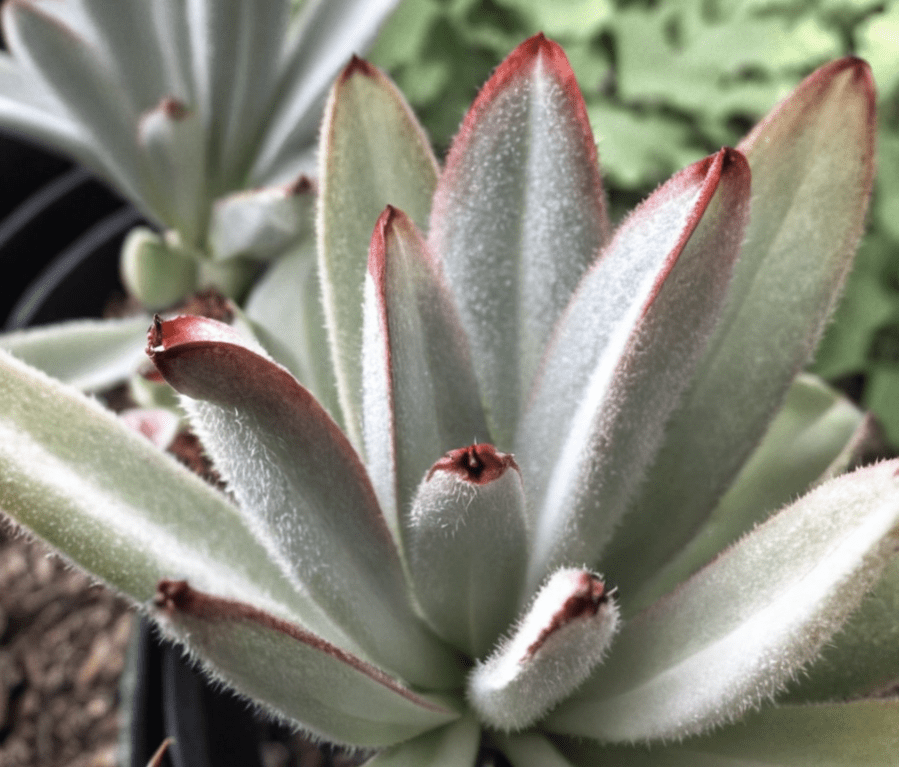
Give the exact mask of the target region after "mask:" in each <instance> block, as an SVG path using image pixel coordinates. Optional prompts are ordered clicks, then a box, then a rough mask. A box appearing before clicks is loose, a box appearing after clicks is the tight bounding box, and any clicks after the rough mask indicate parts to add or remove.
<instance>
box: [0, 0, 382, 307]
mask: <svg viewBox="0 0 899 767" xmlns="http://www.w3.org/2000/svg"><path fill="white" fill-rule="evenodd" d="M396 2H397V0H361V1H360V0H306V2H303V3H301V4H299V5H300V8H299V9H298V10H296V11H294V12H292V9H291V5H292V3H291V2H290V1H289V0H256V2H253V3H245V2H237V1H235V0H224V1H223V0H154V1H153V2H146V1H145V0H117V2H114V3H109V2H105V0H84V1H83V2H76V1H74V0H52V1H51V2H46V0H10V1H9V2H7V3H5V4H4V7H3V28H4V34H5V38H6V40H7V41H8V43H9V48H10V53H9V54H7V53H2V54H0V125H2V126H4V127H7V128H12V129H14V130H17V131H22V132H23V133H24V134H25V135H27V136H30V137H32V138H34V139H36V140H38V141H41V142H45V143H47V144H49V145H50V146H52V147H54V148H56V149H58V150H60V151H61V152H63V153H64V154H66V155H68V156H70V157H72V158H73V159H76V160H77V161H79V162H80V163H82V164H83V165H85V166H86V167H88V168H90V169H92V170H94V171H95V172H97V173H99V174H100V175H101V176H102V177H103V178H105V179H107V180H108V181H110V182H111V183H112V185H113V186H114V187H115V188H116V189H118V190H119V191H120V192H121V193H122V194H123V195H124V196H125V197H127V198H128V199H129V200H130V201H131V202H133V203H134V205H136V206H137V208H138V209H139V210H140V211H141V213H143V215H144V216H146V217H147V218H148V219H149V220H150V221H151V222H153V223H154V224H156V225H158V226H160V227H162V228H163V229H164V230H165V234H164V237H162V238H161V237H159V236H157V235H156V234H155V233H153V232H150V231H149V230H147V229H138V230H135V231H134V232H133V233H132V234H131V236H130V238H129V240H128V241H127V242H126V245H125V248H124V252H123V265H122V266H123V268H122V272H123V276H124V278H125V280H126V283H128V286H129V287H130V288H131V289H132V290H133V291H134V292H135V293H136V295H137V296H138V297H139V298H141V300H143V301H144V303H146V304H147V305H149V306H151V307H159V306H166V305H168V304H170V303H172V302H174V301H175V300H177V299H179V298H181V297H183V296H184V295H186V294H188V293H190V292H191V291H193V290H195V289H196V286H197V284H198V282H201V283H208V282H211V283H212V284H215V285H216V286H217V287H219V289H221V290H225V291H227V292H234V293H240V292H241V291H243V290H245V289H246V287H247V282H248V280H249V278H250V276H251V275H252V274H254V271H255V270H254V267H258V264H259V263H260V262H262V261H265V260H266V259H269V258H272V257H274V256H277V255H280V254H281V253H282V252H283V251H284V249H285V248H288V247H290V246H291V245H293V244H294V243H295V242H296V241H297V240H298V238H300V237H301V236H302V235H303V233H304V231H305V230H306V229H307V228H308V224H307V212H308V211H307V209H308V207H309V202H308V195H302V194H297V191H298V190H302V189H304V188H305V186H306V185H307V184H308V180H306V179H305V177H304V176H303V175H302V174H304V173H309V172H310V171H311V169H312V168H313V167H314V163H315V160H314V148H315V142H316V136H317V131H318V124H319V122H320V119H321V110H322V106H323V104H324V99H325V96H326V94H327V89H328V88H329V87H330V84H331V82H332V80H333V79H334V77H335V75H336V74H337V73H338V71H339V70H340V68H341V67H342V66H343V64H344V62H345V61H346V58H347V57H348V56H349V55H350V54H351V53H353V52H358V51H359V50H360V49H364V48H366V47H367V46H368V45H369V44H370V43H371V41H372V39H373V37H374V35H375V32H376V31H377V29H378V26H379V25H380V23H381V22H382V21H383V20H384V18H385V17H386V15H387V14H388V13H389V12H390V11H391V10H393V8H394V7H395V5H396Z"/></svg>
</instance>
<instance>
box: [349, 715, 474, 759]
mask: <svg viewBox="0 0 899 767" xmlns="http://www.w3.org/2000/svg"><path fill="white" fill-rule="evenodd" d="M480 740H481V727H480V725H479V724H478V722H477V720H475V718H474V717H473V716H471V715H470V714H468V715H466V716H462V717H460V718H459V719H458V720H457V721H455V722H453V723H452V724H449V725H447V726H446V727H442V728H440V729H438V730H433V731H431V732H428V733H426V734H424V735H420V736H419V737H417V738H413V739H412V740H410V741H408V742H406V743H401V744H400V745H398V746H393V747H392V748H388V749H387V750H385V751H382V752H381V753H380V754H378V755H377V756H375V757H374V758H373V759H371V760H369V761H367V762H366V763H365V767H472V765H473V764H474V763H475V756H476V755H477V752H478V746H479V745H480Z"/></svg>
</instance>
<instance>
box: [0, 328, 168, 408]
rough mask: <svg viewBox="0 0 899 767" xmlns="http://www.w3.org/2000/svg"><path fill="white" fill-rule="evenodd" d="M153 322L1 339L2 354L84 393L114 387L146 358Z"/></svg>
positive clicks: (11, 335)
mask: <svg viewBox="0 0 899 767" xmlns="http://www.w3.org/2000/svg"><path fill="white" fill-rule="evenodd" d="M149 325H150V318H149V317H148V316H146V315H141V316H139V317H128V318H127V319H121V320H102V321H100V320H74V321H72V322H66V323H61V324H59V325H44V326H42V327H37V328H29V329H28V330H17V331H14V332H12V333H3V334H0V349H6V351H8V352H11V353H12V354H14V355H15V356H16V357H18V358H19V359H20V360H22V361H23V362H25V363H27V364H29V365H31V366H32V367H36V368H38V369H39V370H42V371H43V372H45V373H47V374H48V375H51V376H53V378H56V379H58V380H60V381H64V382H65V383H68V384H71V385H72V386H74V387H76V388H78V389H81V390H82V391H99V390H101V389H106V388H109V387H111V386H115V385H117V384H119V383H121V382H122V381H124V380H126V379H127V378H128V376H130V375H132V374H133V373H134V371H135V370H137V368H138V366H139V365H140V364H141V363H142V362H143V361H144V360H145V359H146V357H145V355H144V346H145V345H146V339H147V327H148V326H149Z"/></svg>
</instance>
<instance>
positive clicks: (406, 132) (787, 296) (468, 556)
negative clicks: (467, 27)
mask: <svg viewBox="0 0 899 767" xmlns="http://www.w3.org/2000/svg"><path fill="white" fill-rule="evenodd" d="M873 103H874V96H873V84H872V82H871V78H870V72H869V70H868V68H867V66H866V65H865V64H864V63H863V62H861V61H859V60H857V59H843V60H840V61H836V62H834V63H832V64H830V65H828V66H825V67H823V68H822V69H820V70H819V71H818V72H816V73H814V74H813V75H812V76H811V77H810V78H808V79H807V80H806V81H805V82H804V83H802V84H801V85H800V86H799V88H798V89H797V90H796V91H795V92H794V93H793V94H792V95H791V96H790V97H788V99H787V100H786V101H785V102H784V103H783V104H781V105H780V106H779V107H778V108H776V109H775V110H774V111H773V112H772V113H771V114H770V115H769V116H768V117H767V118H766V119H765V120H764V121H763V122H762V123H761V124H760V125H759V126H758V127H757V128H756V129H755V130H754V131H753V132H752V133H750V135H749V136H748V137H747V138H746V139H745V140H744V141H743V142H741V143H740V145H739V146H738V147H737V148H736V149H727V148H725V149H722V150H721V151H720V152H717V153H716V154H714V155H712V156H711V157H709V158H706V159H705V160H702V161H701V162H698V163H696V164H695V165H692V166H690V167H688V168H687V169H685V170H683V171H681V172H680V173H678V174H677V175H675V176H674V177H673V178H672V179H671V180H670V181H668V182H667V183H665V184H664V185H662V186H661V187H660V188H659V189H657V190H656V191H655V192H654V193H653V195H652V196H651V197H650V198H649V199H648V200H646V201H645V202H644V203H643V204H642V205H641V206H640V207H638V208H637V210H635V211H634V213H633V214H631V216H629V217H628V218H627V219H626V220H625V221H623V222H622V223H621V224H620V226H619V227H618V229H617V230H616V231H615V232H614V234H612V233H610V226H609V224H608V222H607V220H606V210H605V202H604V198H603V193H602V185H601V181H600V176H599V168H598V162H597V155H596V147H595V144H594V141H593V137H592V134H591V132H590V129H589V124H588V122H587V119H586V111H585V108H584V105H583V101H582V99H581V96H580V92H579V90H578V88H577V85H576V83H575V81H574V77H573V75H572V72H571V69H570V67H569V65H568V62H567V60H566V58H565V55H564V53H563V52H562V51H561V49H560V48H559V47H558V46H557V45H555V44H554V43H552V42H550V41H548V40H546V39H545V38H544V37H543V36H542V35H538V36H536V37H534V38H532V39H530V40H527V41H526V42H525V43H523V44H522V45H521V46H520V47H519V48H518V49H516V50H515V51H514V52H513V53H512V54H511V55H510V56H509V58H508V59H507V60H506V61H505V62H504V63H503V64H502V65H501V66H500V67H499V68H498V69H497V71H496V72H495V74H494V75H493V77H492V78H491V79H490V81H489V82H488V83H487V85H486V86H485V88H484V90H483V91H482V92H481V93H480V95H479V96H478V98H477V100H476V101H475V103H474V105H473V106H472V108H471V110H470V112H469V113H468V115H467V117H466V118H465V121H464V123H463V126H462V129H461V132H460V133H459V135H458V137H457V139H456V140H455V143H454V144H453V147H452V149H451V151H450V154H449V157H448V159H447V162H446V166H445V168H444V169H443V170H442V171H440V170H439V168H438V165H437V162H436V160H435V159H434V157H433V155H432V154H431V151H430V149H429V147H428V145H427V142H426V140H425V139H424V137H423V135H422V133H421V130H420V128H419V127H418V125H417V123H416V122H415V120H414V118H413V117H412V115H411V113H410V111H409V109H408V107H407V106H406V104H405V103H404V102H403V100H402V98H401V96H400V95H399V93H398V92H397V91H396V90H395V89H394V88H393V86H392V85H391V84H390V83H389V81H388V80H387V79H386V78H385V77H384V76H383V75H382V74H381V73H379V72H378V71H377V70H375V69H374V68H373V67H371V66H370V65H368V64H366V63H365V62H363V61H361V60H358V59H354V60H353V61H352V62H351V63H350V65H349V66H348V67H347V68H346V69H345V70H344V71H343V73H342V74H341V75H340V77H339V78H338V81H337V83H336V84H335V86H334V89H333V91H332V95H331V99H330V102H329V106H328V109H327V112H326V120H325V124H324V128H323V131H322V151H321V154H320V162H321V174H320V181H321V194H320V200H319V218H318V236H319V241H318V259H319V262H318V265H319V274H320V275H321V279H322V294H321V304H322V307H323V312H324V315H325V317H326V318H327V323H328V325H327V328H328V337H329V340H330V347H329V350H322V351H321V352H320V359H319V360H318V366H317V367H316V366H315V365H313V366H311V367H310V369H313V368H315V369H320V368H321V367H323V366H324V364H325V362H329V363H330V362H333V379H334V380H335V381H336V386H337V390H338V396H337V397H336V398H334V397H333V396H332V395H331V394H330V393H329V388H328V386H329V384H328V383H327V377H316V376H314V375H313V376H310V377H309V379H308V380H306V381H305V384H306V385H303V383H301V382H300V381H298V380H297V379H296V378H295V377H294V376H293V375H292V374H291V373H290V372H288V371H287V370H286V369H285V368H284V367H282V366H281V365H279V364H277V363H276V362H274V361H273V360H272V359H271V358H269V357H268V355H267V354H266V353H265V352H264V350H263V349H262V348H261V347H260V346H259V344H258V343H257V342H256V341H255V340H254V339H252V338H251V337H249V336H248V335H246V334H245V333H242V332H240V331H239V330H237V329H235V328H233V327H230V326H228V325H225V324H222V323H219V322H216V321H214V320H210V319H205V318H200V317H194V316H182V317H177V318H174V319H169V320H163V319H161V318H157V319H156V320H155V321H154V323H153V325H152V327H151V328H150V331H149V346H148V354H149V355H150V357H151V359H152V360H153V362H154V364H155V365H156V366H157V368H158V369H159V371H160V372H161V374H162V375H163V376H164V377H165V379H166V380H167V381H168V382H169V383H170V384H171V385H172V386H173V387H174V388H175V389H176V390H178V391H179V392H180V393H181V394H182V396H183V400H182V402H183V405H184V407H185V409H186V411H187V413H188V415H189V419H190V421H191V424H192V426H193V428H194V429H195V431H196V433H197V434H198V436H199V437H200V439H201V441H202V443H203V445H204V447H205V449H206V451H207V453H208V455H209V457H210V458H211V459H212V461H213V464H214V466H215V467H216V469H217V470H218V472H219V473H220V475H221V477H222V478H223V480H224V481H225V483H226V485H227V488H228V490H229V492H230V494H231V496H232V497H231V498H226V497H225V496H224V495H223V494H222V493H220V492H219V491H217V490H215V489H214V488H212V487H210V486H209V485H206V484H204V483H203V482H201V481H200V480H199V479H198V478H197V477H195V476H194V475H192V474H190V473H189V472H187V471H186V470H181V469H180V468H179V467H177V466H176V465H175V464H174V462H172V461H171V460H169V459H168V458H167V457H166V456H164V455H163V454H161V453H160V452H159V451H157V450H155V449H154V448H153V447H152V445H150V444H149V443H148V442H147V441H146V440H142V439H141V438H139V437H137V436H136V435H134V434H133V433H132V432H130V431H129V430H128V429H127V428H125V427H124V426H122V424H121V423H119V421H118V420H117V419H116V418H115V417H114V416H112V415H111V414H109V413H107V412H105V411H103V410H102V409H101V408H99V406H97V405H96V404H95V403H93V402H91V401H89V400H86V399H85V398H83V397H82V396H81V395H79V394H78V393H77V392H75V391H73V390H71V389H70V388H66V387H65V386H63V385H61V384H59V383H57V382H54V381H52V380H50V379H49V378H47V377H46V376H44V375H43V374H41V373H38V372H37V371H34V370H32V369H30V368H28V367H27V366H26V365H24V364H22V363H21V362H19V361H16V360H14V359H13V358H11V357H9V356H2V357H0V381H2V385H3V387H4V393H5V395H4V398H3V400H2V402H0V470H2V482H0V508H2V509H3V510H4V511H5V512H6V513H7V514H9V515H10V516H11V517H12V518H13V519H14V520H15V521H17V522H18V523H19V524H21V525H23V526H25V527H26V528H28V529H30V530H32V531H33V532H35V533H36V534H38V535H40V536H42V537H43V538H45V539H47V540H48V541H50V542H51V543H52V544H53V545H55V546H57V547H59V548H60V550H62V551H63V552H64V553H65V555H66V556H68V557H69V558H71V559H72V560H73V561H74V562H76V563H77V564H79V565H80V566H82V567H84V568H86V569H88V570H90V571H92V572H94V573H96V574H97V575H98V576H99V577H100V578H102V579H103V580H105V581H106V582H108V583H110V584H111V585H113V586H114V587H116V588H118V589H120V590H121V591H123V592H124V593H125V594H128V595H130V597H131V598H132V599H133V600H134V601H135V603H136V604H138V605H139V606H140V607H141V608H142V609H145V610H146V611H148V612H149V613H150V615H152V616H153V617H154V618H155V619H156V620H158V621H159V623H160V624H161V625H162V626H163V627H164V628H165V630H166V631H168V632H169V633H171V634H172V635H173V636H175V637H177V638H178V639H180V640H181V641H183V642H184V643H185V645H186V646H187V647H188V648H189V649H190V650H191V652H193V653H195V654H196V656H197V657H198V658H200V659H201V660H202V661H203V662H204V664H206V667H207V668H208V669H209V671H210V673H211V674H213V675H214V676H215V677H216V678H218V679H220V680H222V681H224V682H225V683H227V684H230V685H232V686H233V687H235V688H236V689H238V690H239V691H241V692H242V693H243V694H245V695H247V696H249V697H250V698H252V699H254V700H256V701H258V702H259V703H260V704H261V705H263V706H265V707H266V708H267V709H268V710H270V711H272V712H274V713H276V714H277V715H280V716H282V717H285V718H288V719H290V720H291V721H294V722H296V723H298V724H299V726H301V727H303V728H304V729H306V730H307V731H309V732H311V733H313V734H314V735H316V736H318V737H320V738H323V739H327V740H330V741H334V742H337V743H342V744H347V745H351V746H356V747H360V748H372V749H382V750H381V751H379V753H377V754H376V755H374V756H373V757H372V762H371V764H373V765H378V766H379V767H385V766H388V765H403V766H404V767H416V765H422V767H424V765H434V764H441V765H448V766H449V767H455V766H456V765H458V767H470V765H473V764H475V763H476V762H477V761H478V759H479V757H478V754H479V753H484V752H485V751H490V750H493V751H501V752H502V753H504V754H505V757H506V759H507V760H508V761H509V762H510V763H511V764H513V765H514V766H515V767H547V766H550V767H582V766H583V767H588V766H593V765H604V764H614V765H624V766H625V767H627V766H628V765H666V766H668V767H679V766H680V765H683V766H684V767H686V766H687V765H690V766H691V767H692V766H693V765H697V764H708V765H711V764H722V763H737V762H750V761H751V762H753V763H765V764H774V765H777V764H782V765H787V764H791V765H796V764H809V765H812V764H819V763H823V762H826V763H828V764H832V765H850V764H859V763H865V764H882V765H887V764H891V763H893V762H894V760H895V754H896V753H897V748H899V702H897V701H896V699H895V698H890V699H887V700H876V701H874V700H863V699H859V700H853V701H852V702H842V701H844V700H845V699H846V698H852V697H857V696H860V695H863V694H866V693H869V692H872V691H876V690H878V689H880V688H883V686H884V685H887V684H889V683H891V682H893V681H894V680H895V679H896V678H897V677H899V653H897V650H896V648H897V646H899V642H897V640H899V621H897V619H896V615H895V610H890V609H887V608H885V604H889V603H890V602H891V601H892V603H893V604H895V601H896V599H897V596H899V558H897V556H896V554H897V548H899V547H897V541H899V478H897V476H896V475H897V471H899V462H897V461H892V462H883V463H879V464H876V465H874V466H871V467H868V468H862V469H858V470H856V471H853V472H851V473H849V474H843V475H842V476H836V475H839V474H842V472H843V471H844V470H845V469H846V468H847V467H848V466H849V465H850V464H851V463H852V462H853V461H854V460H855V458H856V456H857V453H858V450H859V444H860V442H861V441H862V440H863V439H864V437H865V434H866V430H867V429H868V428H869V423H868V421H867V419H865V418H864V417H863V416H862V414H861V413H859V412H858V410H856V409H855V408H854V407H853V406H852V405H851V404H849V403H848V402H847V401H845V400H843V399H842V398H840V397H839V396H838V395H836V394H835V393H834V392H832V391H831V390H830V389H828V388H827V387H826V386H824V385H823V384H821V383H820V382H819V381H817V380H816V379H813V378H810V377H807V376H804V375H801V374H800V372H799V371H800V370H801V368H802V365H803V364H804V363H805V362H806V360H807V359H808V357H809V355H810V354H811V352H812V350H813V348H814V345H815V343H816V341H817V339H818V337H819V336H820V333H821V328H822V326H823V324H824V323H825V321H826V319H827V317H828V315H829V313H830V311H831V309H832V306H833V303H834V301H835V296H836V294H837V293H838V292H839V289H840V286H841V284H842V282H843V279H844V277H845V274H846V271H847V269H848V266H849V263H850V261H851V258H852V254H853V252H854V248H855V245H856V243H857V240H858V238H859V236H860V233H861V230H862V224H863V220H864V215H865V210H866V206H867V201H868V196H869V194H870V188H871V183H872V177H873V137H874V127H873V126H874V114H873ZM432 200H433V202H432ZM385 204H386V206H385ZM404 211H405V212H404ZM416 221H417V222H418V225H417V224H416ZM372 224H373V225H374V232H373V233H372V231H371V228H372ZM423 229H426V230H427V233H426V234H425V233H424V232H423V231H422V230H423ZM320 331H321V328H320V327H314V326H310V327H309V332H310V333H312V334H314V333H318V332H320ZM310 348H312V347H310ZM328 353H329V354H330V356H329V357H327V356H325V355H327V354H328ZM322 403H326V404H322ZM806 491H808V492H806ZM803 493H806V494H805V495H803V496H802V497H801V498H799V500H796V498H797V497H799V496H800V495H802V494H803ZM773 512H776V513H773ZM600 572H601V573H602V574H600ZM607 579H611V580H613V581H614V582H615V583H616V584H617V587H613V586H612V585H611V583H610V581H609V580H607ZM869 592H873V598H867V599H866V598H865V595H866V594H867V593H869Z"/></svg>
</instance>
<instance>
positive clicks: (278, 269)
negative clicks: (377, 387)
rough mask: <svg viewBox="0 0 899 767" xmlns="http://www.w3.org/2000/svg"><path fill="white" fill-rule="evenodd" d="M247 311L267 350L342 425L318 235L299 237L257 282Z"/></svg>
mask: <svg viewBox="0 0 899 767" xmlns="http://www.w3.org/2000/svg"><path fill="white" fill-rule="evenodd" d="M244 312H245V313H246V317H247V319H248V320H249V321H250V324H251V325H252V328H253V333H254V335H255V336H256V337H257V338H258V339H259V342H260V343H261V344H262V345H263V346H264V347H265V349H266V350H267V351H268V352H269V354H271V355H272V357H274V358H275V359H277V360H279V361H280V362H281V364H282V365H284V366H285V367H286V368H287V369H288V370H290V372H291V373H293V374H294V376H296V378H297V380H299V382H300V383H301V384H303V386H305V387H306V388H307V389H309V391H310V392H312V394H313V396H314V397H315V398H316V399H317V400H318V401H319V402H321V403H322V405H323V406H324V407H325V409H326V410H327V411H328V412H329V413H330V414H331V417H332V418H334V420H335V421H337V422H338V424H340V423H341V418H340V405H339V404H338V402H337V388H336V385H335V382H334V370H333V369H332V367H331V358H330V356H329V354H328V338H327V334H326V332H325V316H324V311H323V309H322V300H321V284H320V282H319V279H318V262H317V256H316V251H315V240H314V238H309V239H307V240H305V241H303V242H301V243H300V244H299V245H297V246H296V247H294V248H293V249H292V250H291V251H290V252H288V253H285V254H284V255H283V256H282V257H281V258H279V259H277V260H276V261H275V263H273V264H272V265H271V266H270V267H269V269H268V271H267V272H266V273H265V274H264V275H262V277H260V278H259V279H258V280H257V281H256V282H255V283H254V285H253V289H252V291H251V292H250V295H249V296H248V297H247V301H246V304H245V305H244Z"/></svg>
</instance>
